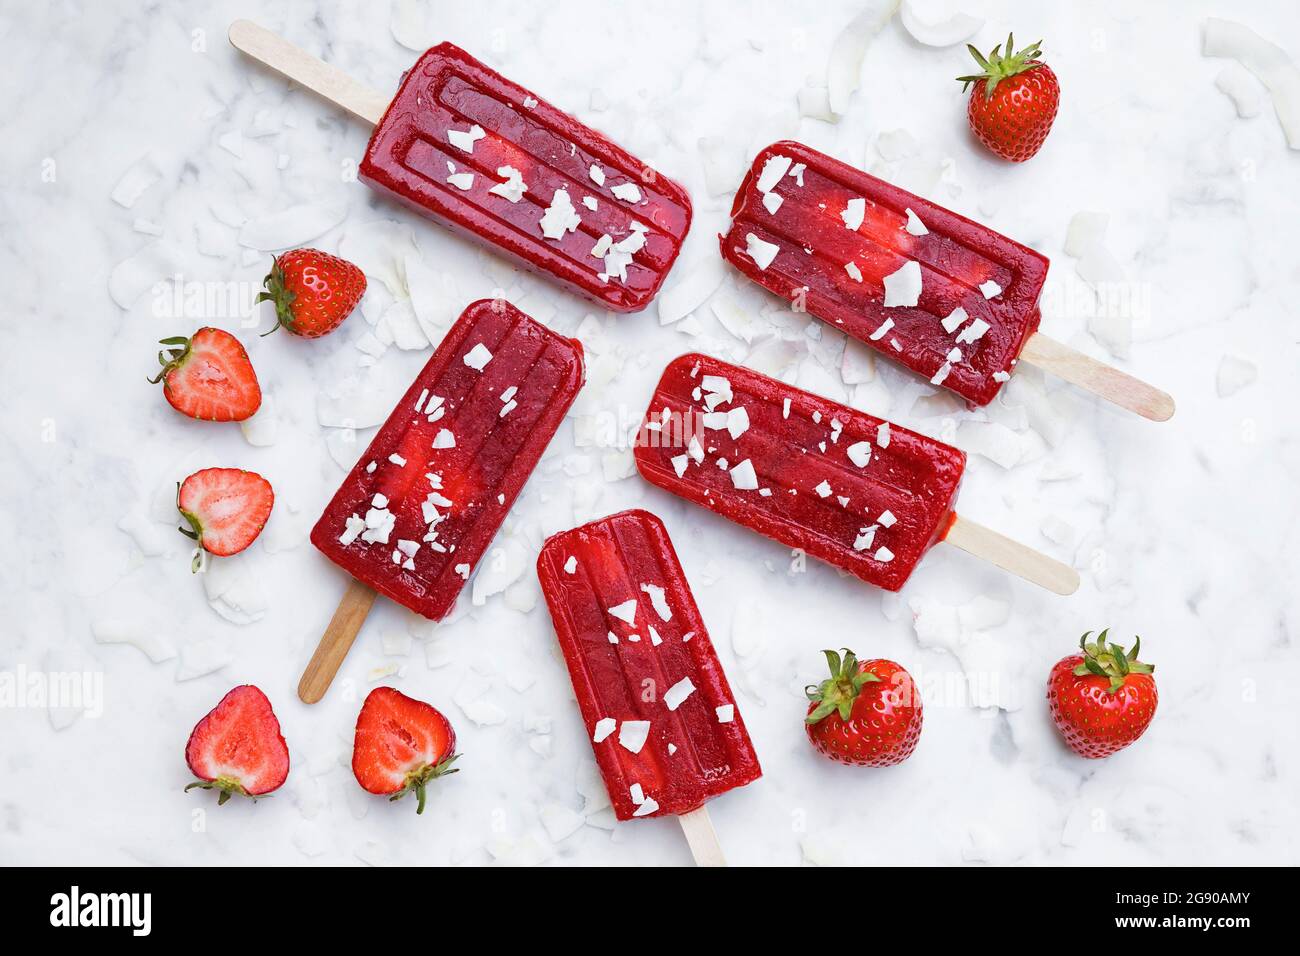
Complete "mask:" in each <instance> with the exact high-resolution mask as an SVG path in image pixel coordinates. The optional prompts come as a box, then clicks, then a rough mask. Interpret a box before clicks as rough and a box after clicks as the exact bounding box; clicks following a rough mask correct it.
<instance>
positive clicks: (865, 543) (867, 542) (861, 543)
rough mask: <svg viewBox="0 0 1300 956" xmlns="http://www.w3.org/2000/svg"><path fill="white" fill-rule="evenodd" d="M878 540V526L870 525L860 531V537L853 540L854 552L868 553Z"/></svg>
mask: <svg viewBox="0 0 1300 956" xmlns="http://www.w3.org/2000/svg"><path fill="white" fill-rule="evenodd" d="M875 540H876V525H874V524H873V525H870V526H868V527H866V528H862V529H861V530H859V531H858V535H857V537H856V538H854V539H853V550H854V551H866V550H867V549H868V548H870V547H871V545H872V544H873V543H874V542H875Z"/></svg>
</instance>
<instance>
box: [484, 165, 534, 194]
mask: <svg viewBox="0 0 1300 956" xmlns="http://www.w3.org/2000/svg"><path fill="white" fill-rule="evenodd" d="M497 175H498V176H504V177H505V182H502V183H497V184H496V185H495V186H493V187H492V188H491V189H489V190H488V192H489V193H491V194H492V195H493V196H500V197H502V198H503V199H507V200H509V201H510V202H519V200H521V199H523V198H524V193H526V192H528V187H527V186H526V185H525V184H524V175H523V173H521V172H520V171H519V170H517V169H515V168H514V167H513V166H498V167H497Z"/></svg>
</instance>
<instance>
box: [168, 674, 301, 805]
mask: <svg viewBox="0 0 1300 956" xmlns="http://www.w3.org/2000/svg"><path fill="white" fill-rule="evenodd" d="M185 762H186V763H187V764H189V765H190V770H191V771H192V772H193V774H194V776H196V777H198V778H199V779H198V780H196V781H194V782H193V783H192V784H190V785H189V786H188V787H186V788H185V792H186V793H188V792H189V791H191V790H193V789H194V788H195V787H198V788H199V789H201V790H220V791H221V796H220V797H218V798H217V806H221V804H223V803H225V802H226V801H227V800H229V799H230V798H231V796H233V795H236V794H238V795H239V796H243V797H258V796H261V795H262V794H266V793H270V792H271V791H272V790H277V789H279V787H280V785H281V784H283V783H284V781H285V778H286V777H288V776H289V748H288V746H287V745H286V744H285V742H284V737H283V736H282V735H281V734H280V721H278V720H276V717H275V711H273V710H272V709H271V702H270V701H269V700H267V699H266V695H265V694H263V693H262V692H261V691H260V690H258V689H257V688H256V687H254V686H253V685H252V684H244V685H242V686H240V687H236V688H235V689H234V690H232V691H231V692H230V693H228V694H227V695H226V696H225V697H223V698H221V703H219V704H217V706H216V707H214V708H212V710H211V711H209V712H208V715H207V716H206V717H204V718H203V719H202V720H200V721H199V722H198V723H197V724H195V726H194V730H193V732H191V733H190V739H189V742H188V743H187V744H186V745H185Z"/></svg>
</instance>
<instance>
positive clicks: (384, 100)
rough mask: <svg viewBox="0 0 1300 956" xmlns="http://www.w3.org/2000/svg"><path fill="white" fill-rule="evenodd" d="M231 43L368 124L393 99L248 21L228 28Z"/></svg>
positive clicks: (380, 117) (377, 116)
mask: <svg viewBox="0 0 1300 956" xmlns="http://www.w3.org/2000/svg"><path fill="white" fill-rule="evenodd" d="M230 43H231V45H232V46H234V48H235V49H236V50H239V51H240V52H241V53H246V54H248V55H249V56H251V57H252V58H253V59H254V60H257V61H258V62H259V63H264V64H265V65H267V66H269V67H270V68H271V69H273V70H275V71H276V72H277V73H283V74H284V75H285V76H287V77H288V78H289V79H291V80H293V81H294V82H295V83H297V84H298V85H299V86H304V87H306V88H307V89H309V90H311V91H312V92H313V93H316V94H318V95H320V96H323V97H325V99H327V100H329V101H330V102H332V103H337V104H338V105H339V106H341V107H343V108H344V109H345V110H347V111H348V112H349V113H352V114H353V115H354V116H358V117H360V118H361V119H363V120H365V121H366V122H368V123H372V124H373V123H378V122H379V121H380V120H381V119H382V118H383V116H384V110H386V109H388V103H389V100H391V99H392V97H390V96H388V95H386V94H384V93H380V92H379V91H377V90H372V89H371V88H370V87H368V86H366V85H364V84H362V83H358V82H357V81H356V80H354V79H352V77H350V76H348V75H347V74H346V73H344V72H343V71H342V70H340V69H338V68H337V67H333V66H330V65H329V64H328V63H325V62H324V61H322V60H318V59H316V57H314V56H312V55H311V54H310V53H308V52H307V51H306V50H300V49H299V48H298V47H296V46H294V45H293V44H292V43H290V42H289V41H288V40H285V39H282V38H281V37H278V36H276V35H275V34H274V33H272V32H271V31H270V30H267V29H265V28H264V27H259V26H258V25H257V24H256V23H253V22H252V21H251V20H236V21H235V22H234V23H232V24H231V25H230Z"/></svg>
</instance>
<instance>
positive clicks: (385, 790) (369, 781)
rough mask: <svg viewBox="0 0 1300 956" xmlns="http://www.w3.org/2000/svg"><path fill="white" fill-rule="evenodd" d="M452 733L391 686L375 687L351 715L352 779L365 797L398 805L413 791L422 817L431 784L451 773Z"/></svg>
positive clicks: (419, 703)
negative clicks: (369, 795)
mask: <svg viewBox="0 0 1300 956" xmlns="http://www.w3.org/2000/svg"><path fill="white" fill-rule="evenodd" d="M455 750H456V733H455V731H453V730H452V729H451V724H450V723H448V722H447V718H446V717H444V716H443V715H442V714H441V713H440V712H439V711H437V710H436V709H434V708H433V707H432V706H430V705H429V704H426V703H424V701H420V700H415V699H413V698H411V697H407V696H406V695H405V694H403V693H401V692H400V691H397V690H394V689H393V688H391V687H376V688H375V689H374V690H372V691H371V692H370V694H369V696H367V697H366V702H365V703H364V704H362V705H361V713H360V714H358V715H357V735H356V740H355V741H354V743H353V745H352V774H353V776H355V777H356V778H357V783H359V784H361V786H362V788H363V789H365V790H367V791H369V792H370V793H379V794H385V795H387V796H388V799H389V800H400V799H401V798H402V797H404V796H406V795H407V794H408V793H410V792H412V791H414V792H415V797H416V804H415V812H416V813H423V812H424V799H425V788H426V787H427V786H428V784H429V782H430V781H431V780H436V779H437V778H438V777H443V776H446V775H447V774H450V773H455V772H456V768H454V767H452V765H451V764H452V761H454V760H455V759H456V758H457V757H458V756H460V755H459V754H457V753H455Z"/></svg>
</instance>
